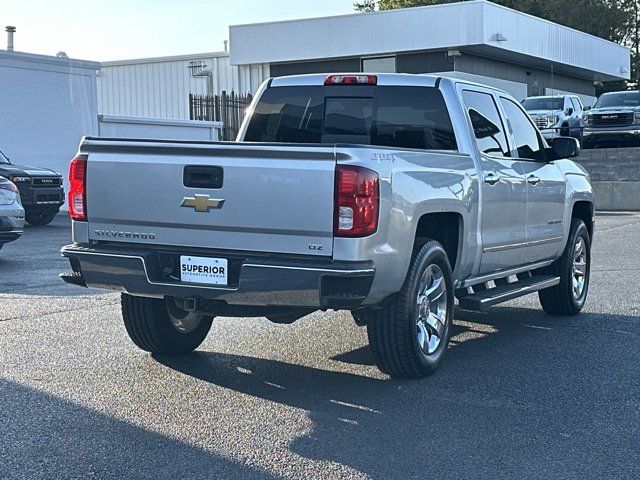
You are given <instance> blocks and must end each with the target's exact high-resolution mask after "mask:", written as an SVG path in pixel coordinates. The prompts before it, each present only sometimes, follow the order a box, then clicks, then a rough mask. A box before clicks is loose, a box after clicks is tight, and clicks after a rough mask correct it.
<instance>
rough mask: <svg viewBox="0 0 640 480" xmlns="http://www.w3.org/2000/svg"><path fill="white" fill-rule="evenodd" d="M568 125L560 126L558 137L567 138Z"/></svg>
mask: <svg viewBox="0 0 640 480" xmlns="http://www.w3.org/2000/svg"><path fill="white" fill-rule="evenodd" d="M569 132H570V130H569V124H568V123H563V124H562V126H561V127H560V136H561V137H568V136H569Z"/></svg>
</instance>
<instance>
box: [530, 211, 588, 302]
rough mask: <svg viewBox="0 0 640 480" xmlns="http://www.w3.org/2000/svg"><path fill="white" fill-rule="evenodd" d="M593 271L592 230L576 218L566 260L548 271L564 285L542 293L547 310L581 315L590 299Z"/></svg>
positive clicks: (539, 294)
mask: <svg viewBox="0 0 640 480" xmlns="http://www.w3.org/2000/svg"><path fill="white" fill-rule="evenodd" d="M590 272H591V239H590V238H589V230H588V229H587V226H586V225H585V224H584V222H583V221H582V220H579V219H577V218H574V219H573V220H572V221H571V230H570V232H569V240H568V241H567V245H566V247H565V249H564V253H563V254H562V257H560V258H559V259H558V260H556V261H555V263H554V264H553V265H551V266H550V267H548V269H547V273H549V274H551V275H555V276H558V277H560V283H559V284H558V285H556V286H555V287H551V288H546V289H544V290H540V291H539V292H538V297H539V298H540V303H541V304H542V308H543V309H544V311H545V312H547V313H548V314H550V315H576V314H577V313H579V312H580V310H582V307H584V302H585V301H586V299H587V291H588V290H589V277H590Z"/></svg>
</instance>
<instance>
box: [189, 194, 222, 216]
mask: <svg viewBox="0 0 640 480" xmlns="http://www.w3.org/2000/svg"><path fill="white" fill-rule="evenodd" d="M223 203H224V200H220V199H214V198H209V195H194V196H193V197H184V198H183V199H182V203H181V204H180V206H181V207H190V208H194V209H195V211H196V212H208V211H209V210H211V209H212V208H222V204H223Z"/></svg>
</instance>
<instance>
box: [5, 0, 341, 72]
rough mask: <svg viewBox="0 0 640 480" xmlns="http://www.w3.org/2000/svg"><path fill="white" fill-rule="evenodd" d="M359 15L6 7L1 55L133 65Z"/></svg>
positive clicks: (286, 4)
mask: <svg viewBox="0 0 640 480" xmlns="http://www.w3.org/2000/svg"><path fill="white" fill-rule="evenodd" d="M343 13H353V0H226V1H221V0H0V25H2V29H0V48H2V49H4V48H6V36H5V35H6V34H5V33H4V26H5V25H15V26H16V27H17V32H16V36H15V46H16V50H19V51H25V52H31V53H41V54H48V55H55V54H56V53H57V52H59V51H64V52H66V53H67V55H69V56H70V57H71V58H82V59H87V60H97V61H106V60H120V59H127V58H140V57H154V56H164V55H177V54H183V53H187V54H188V53H199V52H210V51H217V50H222V49H223V43H222V42H223V40H225V39H227V38H228V28H227V27H228V26H229V25H237V24H243V23H255V22H266V21H271V20H286V19H292V18H304V17H318V16H326V15H339V14H343Z"/></svg>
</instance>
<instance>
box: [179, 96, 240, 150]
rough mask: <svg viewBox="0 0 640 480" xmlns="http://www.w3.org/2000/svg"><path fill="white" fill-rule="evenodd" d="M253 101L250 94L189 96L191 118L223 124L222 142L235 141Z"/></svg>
mask: <svg viewBox="0 0 640 480" xmlns="http://www.w3.org/2000/svg"><path fill="white" fill-rule="evenodd" d="M251 100H253V97H252V96H251V94H250V93H248V94H247V95H237V94H236V93H234V92H231V93H227V92H222V93H221V94H220V95H197V94H195V93H190V94H189V117H190V118H191V120H203V121H216V122H222V131H221V138H220V140H235V138H236V135H237V134H238V131H239V130H240V125H241V124H242V120H243V119H244V115H245V111H246V109H247V107H248V106H249V104H250V103H251Z"/></svg>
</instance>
